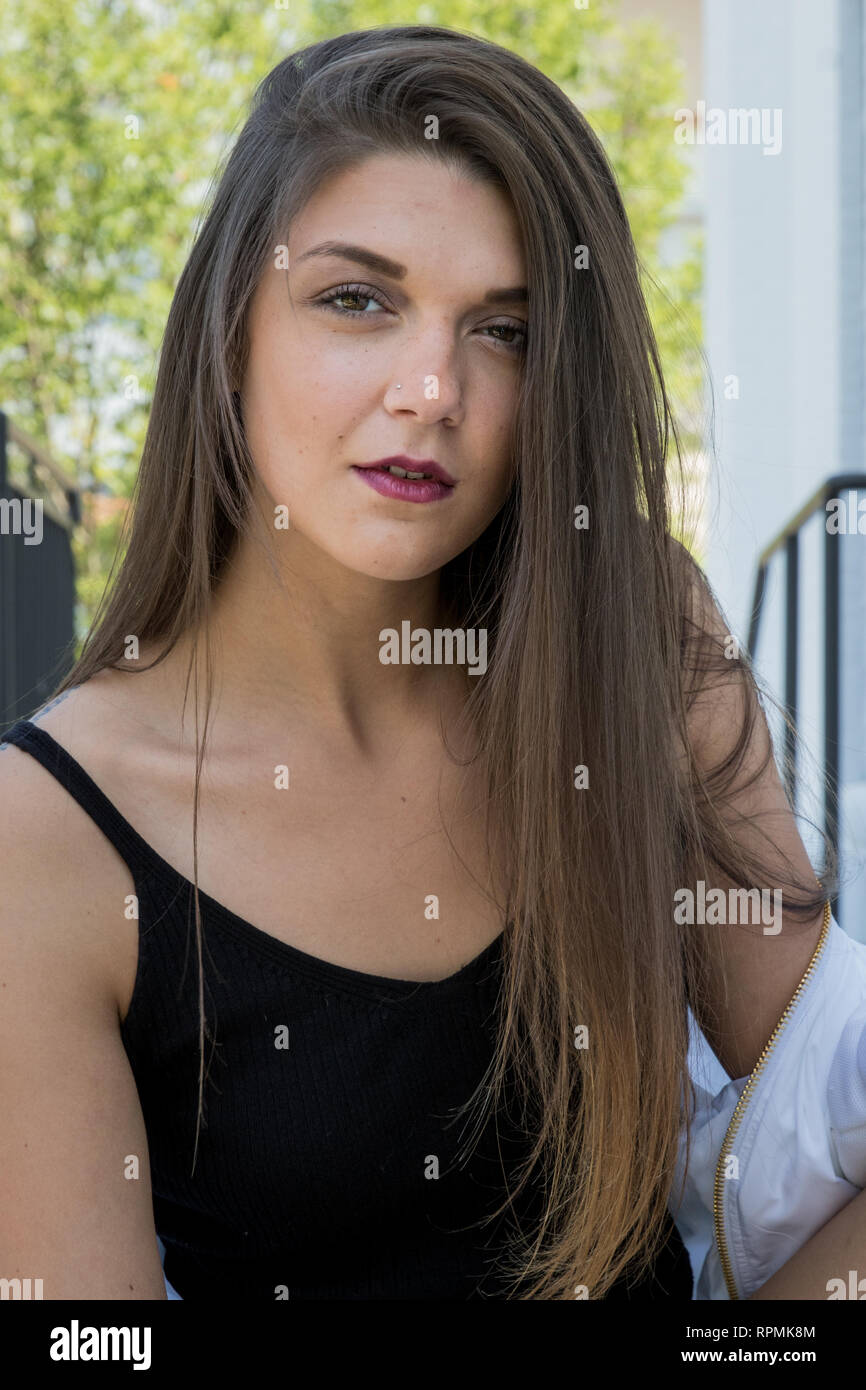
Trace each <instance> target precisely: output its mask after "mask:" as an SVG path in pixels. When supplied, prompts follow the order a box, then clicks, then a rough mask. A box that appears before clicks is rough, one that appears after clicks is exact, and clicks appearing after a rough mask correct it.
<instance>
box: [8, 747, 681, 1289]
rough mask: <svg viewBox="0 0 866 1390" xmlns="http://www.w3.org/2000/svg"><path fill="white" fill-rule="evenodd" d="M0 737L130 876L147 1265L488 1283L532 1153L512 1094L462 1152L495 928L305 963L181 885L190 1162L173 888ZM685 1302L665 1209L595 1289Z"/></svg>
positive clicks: (90, 796)
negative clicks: (448, 958) (631, 1279)
mask: <svg viewBox="0 0 866 1390" xmlns="http://www.w3.org/2000/svg"><path fill="white" fill-rule="evenodd" d="M2 740H3V742H5V743H11V744H14V745H15V746H16V747H18V748H21V749H23V750H24V751H25V752H27V753H30V754H31V755H32V756H33V757H34V758H36V759H37V761H38V762H40V763H41V764H42V766H43V767H45V768H46V769H47V770H48V771H49V772H50V773H52V775H53V776H54V777H56V778H57V780H58V781H59V782H60V783H61V784H62V785H63V787H65V789H66V790H67V791H68V792H69V793H70V794H71V795H72V796H73V797H74V798H75V800H76V801H77V802H78V803H79V804H80V805H81V806H82V807H83V808H84V810H85V811H87V813H88V814H89V815H90V816H91V818H92V819H93V820H94V821H95V823H96V824H97V825H98V826H99V828H100V830H102V832H103V833H104V834H105V836H106V837H107V838H108V840H109V841H110V842H111V844H112V845H113V846H114V847H115V848H116V849H117V851H118V853H119V854H120V855H121V857H122V858H123V859H124V861H125V863H126V864H127V866H128V868H129V871H130V874H131V876H132V879H133V883H134V886H135V893H136V896H137V899H138V936H139V954H138V970H137V975H136V979H135V987H134V992H133V997H132V1002H131V1005H130V1008H129V1011H128V1013H127V1016H126V1018H125V1019H124V1021H123V1023H122V1025H121V1036H122V1040H123V1045H124V1048H125V1050H126V1054H127V1056H128V1058H129V1063H130V1066H131V1069H132V1072H133V1075H134V1078H135V1083H136V1086H137V1088H138V1095H139V1100H140V1102H141V1109H142V1113H143V1116H144V1123H145V1127H146V1131H147V1141H148V1150H149V1157H150V1168H151V1182H152V1191H153V1209H154V1221H155V1226H156V1231H157V1233H158V1235H159V1236H160V1238H161V1239H162V1241H163V1243H164V1245H165V1261H164V1269H165V1274H166V1277H167V1278H168V1280H169V1281H170V1283H171V1284H172V1285H173V1286H174V1288H175V1289H176V1290H177V1292H178V1293H179V1294H180V1296H181V1297H182V1298H184V1299H187V1300H195V1299H199V1300H200V1299H207V1298H212V1297H220V1296H222V1297H226V1296H229V1297H231V1298H232V1300H234V1301H237V1300H242V1301H246V1300H258V1301H262V1300H267V1301H273V1300H275V1299H277V1298H281V1297H282V1298H285V1297H288V1298H289V1299H299V1298H300V1299H428V1298H434V1299H458V1300H464V1299H471V1298H503V1297H506V1296H507V1295H506V1292H505V1289H506V1286H505V1285H504V1284H503V1283H502V1281H501V1275H500V1272H499V1270H498V1269H497V1265H496V1259H497V1255H498V1254H499V1253H501V1251H502V1249H503V1247H504V1244H505V1242H506V1241H507V1240H508V1237H509V1234H511V1233H513V1232H514V1231H515V1230H516V1229H519V1230H522V1231H523V1233H524V1234H525V1235H526V1236H530V1235H531V1233H532V1231H533V1229H534V1224H535V1222H536V1221H537V1218H538V1214H539V1212H540V1210H541V1206H540V1200H541V1196H542V1193H541V1184H540V1183H535V1184H528V1185H527V1187H526V1188H525V1189H524V1192H523V1193H521V1194H520V1195H519V1196H518V1197H517V1198H516V1199H515V1202H514V1204H513V1207H511V1208H507V1209H506V1211H505V1212H504V1213H503V1214H502V1215H500V1216H499V1217H498V1218H497V1219H496V1220H495V1221H494V1222H492V1223H490V1224H486V1225H485V1224H483V1218H484V1216H485V1215H486V1214H488V1213H490V1212H492V1211H493V1210H495V1209H496V1207H497V1206H498V1205H499V1203H500V1202H501V1201H502V1199H503V1197H504V1195H505V1193H506V1188H507V1187H510V1189H511V1190H514V1189H515V1187H516V1174H515V1169H516V1165H517V1164H518V1162H519V1160H520V1159H521V1158H525V1157H526V1156H527V1155H528V1153H529V1151H530V1150H529V1140H528V1137H527V1136H526V1135H525V1134H524V1133H523V1132H522V1131H521V1129H520V1127H519V1125H518V1124H517V1120H516V1114H515V1113H512V1112H513V1111H514V1112H516V1111H517V1109H518V1107H517V1106H516V1104H515V1105H514V1106H512V1105H511V1104H510V1102H509V1096H512V1095H516V1092H513V1093H512V1091H511V1090H510V1089H509V1090H508V1091H506V1095H505V1099H504V1103H503V1105H502V1107H501V1108H500V1109H499V1111H498V1112H496V1113H494V1114H490V1115H489V1117H488V1121H487V1124H486V1126H484V1128H483V1129H482V1135H481V1138H480V1140H479V1141H478V1143H477V1145H475V1146H474V1147H473V1145H472V1144H471V1143H470V1142H469V1141H470V1140H471V1139H472V1138H474V1134H473V1132H472V1130H471V1121H472V1117H473V1115H474V1111H472V1112H464V1114H463V1115H461V1116H456V1115H455V1112H456V1108H457V1107H459V1106H460V1105H461V1104H463V1103H464V1102H466V1101H467V1100H468V1099H469V1097H470V1096H471V1095H472V1094H473V1093H474V1091H475V1088H476V1086H477V1085H478V1083H479V1082H480V1080H481V1078H482V1076H483V1074H484V1072H485V1069H486V1067H487V1064H488V1062H489V1060H490V1058H491V1055H492V1049H493V1043H494V1037H495V1033H494V1025H495V1005H496V999H497V991H498V987H499V982H500V979H501V964H502V957H501V947H502V938H501V937H498V938H497V939H496V940H495V941H494V942H493V943H492V944H491V945H490V946H488V947H487V949H486V950H484V951H482V952H481V954H480V955H479V956H477V957H476V958H475V960H473V961H471V962H470V963H469V964H468V965H467V966H465V967H464V968H463V969H462V970H459V971H457V973H456V974H454V975H451V976H449V977H448V978H447V979H445V980H439V981H432V982H423V983H418V982H416V981H405V980H396V979H389V978H387V977H381V976H376V975H369V974H365V973H363V972H361V971H357V970H350V969H348V968H346V967H344V966H340V965H334V964H331V963H329V962H327V961H324V960H320V959H318V958H317V957H315V956H311V955H308V954H307V953H306V952H305V951H301V950H299V949H297V948H296V947H294V946H290V945H288V943H286V942H284V941H280V940H278V939H277V938H276V937H274V936H271V935H270V934H269V933H267V932H264V931H262V930H260V929H259V928H257V927H254V926H252V925H251V923H249V922H246V921H244V920H243V919H242V918H241V917H238V916H237V915H236V914H235V913H233V912H231V911H229V909H228V908H226V907H224V906H223V905H222V904H221V903H218V902H216V901H215V900H214V899H212V898H210V897H208V895H207V894H205V893H202V892H201V890H199V906H200V911H201V920H202V935H203V962H204V1000H205V1014H206V1019H207V1027H208V1036H206V1038H205V1067H206V1070H207V1073H208V1074H207V1080H206V1083H205V1087H204V1121H205V1122H204V1123H203V1124H202V1127H201V1130H200V1134H199V1141H198V1152H197V1155H196V1160H195V1170H194V1172H193V1171H192V1169H193V1152H194V1146H195V1133H196V1114H197V1106H198V1086H199V1058H200V1051H199V1000H198V965H197V953H196V945H195V918H194V906H193V886H192V884H191V882H190V881H189V880H188V879H185V878H183V876H182V875H181V874H179V873H178V872H177V871H176V870H175V869H173V868H172V867H171V866H170V865H169V864H168V863H167V862H166V861H165V860H164V859H162V858H161V857H160V855H158V854H157V853H156V851H155V850H153V849H152V848H151V847H150V845H148V844H147V843H146V842H145V841H144V840H143V839H142V838H141V836H140V835H139V834H138V833H137V832H136V831H135V830H134V829H133V827H132V826H131V825H130V824H129V822H128V821H127V820H125V819H124V817H123V816H122V815H121V814H120V813H119V811H118V810H117V809H116V807H115V806H114V805H113V804H112V803H111V802H110V801H109V800H108V798H107V797H106V796H105V794H104V793H103V792H102V791H101V790H100V789H99V787H98V786H97V785H96V784H95V782H94V781H93V780H92V778H91V777H90V776H89V775H88V774H87V773H86V772H85V771H84V769H83V768H82V767H81V766H80V764H79V763H78V762H76V761H75V759H74V758H72V757H71V755H70V754H69V753H68V752H67V751H66V749H65V748H63V747H62V746H61V745H60V744H58V743H57V741H56V740H55V739H53V738H52V737H51V735H50V734H48V733H46V731H45V730H44V729H41V728H39V727H38V726H37V725H35V724H33V723H32V722H31V721H29V720H19V721H18V723H16V724H14V725H13V726H12V727H11V728H10V729H9V730H7V731H6V732H5V733H4V734H3V735H2ZM287 910H289V911H290V907H287ZM515 1223H516V1224H515ZM691 1295H692V1275H691V1268H690V1265H689V1259H688V1254H687V1252H686V1250H685V1247H684V1246H683V1243H682V1240H681V1238H680V1236H679V1234H678V1232H677V1231H676V1228H675V1226H674V1225H673V1223H672V1222H671V1221H670V1220H669V1234H668V1241H667V1244H666V1245H665V1247H664V1248H663V1249H662V1251H661V1253H660V1254H659V1256H658V1258H657V1260H656V1263H655V1266H654V1269H653V1271H651V1273H650V1275H649V1276H647V1277H645V1278H644V1279H643V1280H642V1281H641V1282H640V1283H639V1284H637V1285H635V1284H632V1285H631V1287H630V1288H629V1287H627V1281H626V1280H625V1279H624V1278H623V1279H620V1280H619V1281H618V1282H617V1284H616V1285H615V1286H614V1288H613V1290H612V1291H611V1293H610V1294H609V1295H608V1297H609V1298H612V1299H637V1298H663V1297H671V1296H672V1297H676V1298H682V1299H690V1298H691ZM512 1296H514V1295H512Z"/></svg>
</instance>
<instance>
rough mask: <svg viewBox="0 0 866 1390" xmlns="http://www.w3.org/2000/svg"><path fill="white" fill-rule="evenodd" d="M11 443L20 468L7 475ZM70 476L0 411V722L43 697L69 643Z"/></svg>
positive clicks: (73, 507) (73, 517)
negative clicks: (66, 475)
mask: <svg viewBox="0 0 866 1390" xmlns="http://www.w3.org/2000/svg"><path fill="white" fill-rule="evenodd" d="M10 444H11V445H12V446H13V447H14V449H15V450H16V453H17V454H19V455H20V457H21V458H22V459H23V468H22V469H20V470H18V471H16V473H15V476H14V478H13V476H12V470H11V466H10V458H9V455H10V452H11V451H10V450H9V448H8V446H9V445H10ZM80 519H81V510H80V497H79V494H78V491H77V489H76V487H75V485H74V483H73V482H72V481H71V480H70V479H68V478H66V477H65V476H64V475H63V473H62V471H61V470H60V469H59V468H58V466H57V464H56V463H55V462H54V460H53V459H52V458H51V456H50V454H48V453H47V451H46V450H44V449H43V448H42V447H41V446H40V445H39V444H37V443H36V442H35V441H34V440H32V439H30V438H29V436H28V435H26V434H25V433H24V431H23V430H20V429H19V428H18V427H17V426H16V425H14V424H13V423H12V421H11V420H10V419H9V418H8V416H6V415H5V414H4V412H3V411H0V729H5V728H8V726H9V725H10V724H12V723H14V722H15V720H16V719H21V718H26V717H27V716H28V715H29V714H32V713H33V711H34V710H36V709H38V708H39V706H40V705H41V704H43V703H44V701H45V699H46V698H47V696H48V695H49V694H50V692H51V690H52V689H53V688H54V686H55V685H56V683H57V681H58V680H59V679H60V678H61V676H63V675H64V674H65V672H66V671H68V670H69V668H70V666H71V665H72V661H73V657H74V646H75V567H74V562H73V555H72V546H71V532H72V528H73V527H74V526H75V525H76V524H77V523H78V522H79V521H80Z"/></svg>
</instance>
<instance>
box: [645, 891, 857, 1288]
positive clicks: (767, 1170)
mask: <svg viewBox="0 0 866 1390" xmlns="http://www.w3.org/2000/svg"><path fill="white" fill-rule="evenodd" d="M689 1027H690V1046H689V1057H688V1064H689V1071H690V1073H691V1077H692V1081H693V1082H694V1085H695V1092H696V1100H697V1102H698V1104H697V1110H696V1113H695V1115H694V1117H693V1119H692V1124H691V1143H692V1150H691V1156H690V1163H689V1171H688V1174H687V1178H686V1184H685V1189H684V1196H683V1200H682V1204H681V1205H680V1206H679V1208H677V1204H676V1203H677V1194H678V1192H679V1183H680V1181H681V1178H682V1173H683V1168H684V1161H685V1130H684V1131H683V1135H682V1137H681V1139H680V1153H679V1159H678V1163H677V1170H676V1175H675V1182H674V1188H673V1191H672V1194H671V1199H670V1202H669V1209H670V1211H671V1215H672V1216H673V1219H674V1221H675V1222H676V1225H677V1229H678V1230H679V1232H680V1235H681V1236H682V1238H683V1243H684V1244H685V1246H686V1249H687V1250H688V1252H689V1258H690V1260H691V1263H692V1272H693V1275H694V1286H693V1292H692V1297H693V1298H695V1299H745V1298H748V1297H749V1296H750V1295H751V1294H753V1293H754V1292H755V1290H756V1289H759V1288H760V1287H761V1285H762V1284H765V1283H766V1282H767V1280H768V1279H769V1278H770V1277H771V1276H772V1275H773V1274H775V1273H776V1271H777V1270H778V1269H780V1268H781V1266H782V1265H783V1264H785V1263H786V1262H787V1261H788V1260H789V1259H790V1258H791V1257H792V1255H794V1254H795V1253H796V1251H797V1250H799V1249H800V1247H801V1246H802V1245H804V1244H805V1242H806V1241H807V1240H808V1239H809V1237H810V1236H812V1235H814V1233H815V1232H816V1231H818V1230H820V1228H821V1227H822V1226H824V1225H826V1223H827V1222H828V1221H829V1220H830V1218H831V1217H832V1216H834V1215H835V1213H836V1212H837V1211H839V1209H840V1208H841V1207H844V1206H846V1205H847V1203H848V1202H850V1201H851V1199H852V1198H853V1197H856V1196H857V1193H858V1191H860V1190H861V1189H862V1188H864V1187H866V945H862V944H861V943H860V942H857V941H854V939H853V938H852V937H850V936H849V935H848V934H847V933H846V932H844V931H843V930H842V928H841V927H840V926H839V924H838V923H837V921H836V919H835V918H834V917H832V916H831V914H830V911H829V903H828V905H827V908H826V910H825V918H824V928H823V930H822V935H821V938H820V940H819V942H818V945H817V947H816V949H815V953H814V955H813V957H812V960H811V961H810V963H809V967H808V969H807V970H806V973H805V975H804V976H803V978H802V980H801V981H800V984H799V985H798V987H797V990H796V991H795V993H794V996H793V998H792V1000H791V1002H790V1003H789V1005H788V1007H787V1009H786V1010H785V1013H784V1014H783V1015H782V1018H781V1019H780V1021H779V1024H778V1026H777V1027H776V1029H775V1030H774V1032H773V1035H772V1037H771V1038H770V1040H769V1042H768V1043H767V1046H766V1047H765V1049H764V1051H763V1053H762V1054H761V1057H760V1059H759V1061H758V1064H757V1066H756V1067H755V1070H754V1071H753V1072H752V1073H751V1076H749V1077H740V1078H739V1079H738V1080H736V1081H734V1080H732V1079H731V1078H730V1077H729V1076H728V1074H727V1072H726V1071H725V1069H724V1068H723V1067H722V1065H721V1063H720V1062H719V1060H718V1058H717V1057H716V1055H715V1053H714V1052H713V1051H712V1049H711V1047H710V1045H709V1043H708V1042H707V1040H706V1037H705V1036H704V1033H703V1031H702V1030H701V1029H700V1027H699V1026H698V1024H697V1021H696V1019H695V1017H694V1014H693V1013H692V1011H691V1009H690V1010H689ZM726 1174H727V1176H726ZM714 1197H715V1203H714ZM838 1276H839V1277H840V1278H841V1279H844V1280H846V1281H847V1279H848V1270H847V1269H845V1270H842V1269H840V1270H839V1271H838ZM864 1276H866V1250H864V1251H863V1259H862V1261H861V1262H860V1269H859V1271H858V1277H859V1278H863V1277H864ZM849 1296H850V1295H849Z"/></svg>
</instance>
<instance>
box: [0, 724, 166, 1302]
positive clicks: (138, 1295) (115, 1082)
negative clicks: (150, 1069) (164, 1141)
mask: <svg viewBox="0 0 866 1390" xmlns="http://www.w3.org/2000/svg"><path fill="white" fill-rule="evenodd" d="M83 816H84V813H83V812H80V811H79V809H78V808H77V807H75V806H74V804H73V803H71V802H70V799H69V797H68V796H67V795H66V794H65V793H64V791H63V789H62V787H60V786H59V785H58V784H57V783H56V782H55V781H54V779H52V778H51V777H50V775H49V774H48V773H47V772H46V771H45V769H43V768H41V767H40V766H39V764H38V763H36V762H35V761H34V760H33V759H31V758H30V757H29V756H28V755H27V754H26V753H24V752H22V751H21V750H20V749H17V748H15V747H7V748H6V749H5V750H3V751H2V752H0V844H2V845H3V862H2V866H0V1279H5V1280H16V1279H18V1280H22V1281H23V1280H27V1279H29V1280H30V1281H31V1286H30V1290H31V1292H30V1296H31V1297H39V1296H41V1297H43V1298H45V1299H165V1297H166V1291H165V1284H164V1281H163V1276H162V1268H161V1264H160V1259H159V1251H158V1248H157V1244H156V1233H155V1230H154V1222H153V1206H152V1198H151V1186H150V1167H149V1162H148V1153H147V1137H146V1133H145V1127H144V1121H143V1119H142V1114H141V1107H140V1104H139V1100H138V1093H137V1090H136V1086H135V1081H134V1078H133V1076H132V1072H131V1069H130V1066H129V1061H128V1059H127V1056H126V1052H125V1051H124V1048H123V1044H122V1041H121V1037H120V1024H119V1019H118V1005H117V998H116V991H115V990H114V989H113V988H112V983H111V979H112V972H111V969H110V967H109V966H108V965H107V962H108V959H109V951H111V950H112V949H113V948H112V946H111V931H112V930H114V929H115V928H114V923H115V920H116V923H117V926H116V930H117V932H118V936H117V938H116V940H117V942H118V948H119V946H120V943H121V942H122V940H123V938H122V937H121V936H120V933H121V932H122V931H123V930H124V929H128V927H129V923H127V922H125V921H124V918H123V910H122V900H121V901H120V902H119V903H118V904H117V905H116V907H115V905H114V903H113V902H112V903H106V902H105V901H104V897H105V895H104V893H102V892H101V891H100V889H99V888H98V886H97V885H96V884H94V883H93V882H92V881H90V882H88V878H90V879H91V880H92V878H93V872H94V864H95V863H96V861H97V860H98V857H99V850H98V848H97V853H96V854H94V843H95V842H94V839H93V837H94V836H96V837H99V835H100V832H99V831H98V830H97V829H96V827H95V826H93V825H92V822H88V825H89V831H88V832H87V834H86V835H85V836H84V838H82V825H83V822H82V817H83ZM111 896H112V898H113V894H111ZM106 914H110V920H109V917H108V916H107V915H106ZM106 924H107V925H106ZM136 1171H137V1176H134V1174H136ZM35 1280H41V1281H42V1283H41V1294H40V1292H38V1291H37V1290H38V1289H39V1288H40V1286H38V1285H36V1284H35V1283H34V1282H33V1281H35ZM3 1287H4V1288H9V1289H12V1290H14V1289H15V1285H14V1284H13V1285H5V1286H3ZM12 1296H13V1297H14V1296H16V1294H15V1293H14V1292H13V1294H12Z"/></svg>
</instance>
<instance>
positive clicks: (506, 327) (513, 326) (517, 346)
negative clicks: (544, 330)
mask: <svg viewBox="0 0 866 1390" xmlns="http://www.w3.org/2000/svg"><path fill="white" fill-rule="evenodd" d="M485 331H489V332H492V333H517V334H519V337H518V338H517V339H514V338H494V339H493V341H494V342H495V343H502V346H503V347H507V348H510V349H511V350H512V352H523V351H524V349H525V347H526V333H527V331H526V329H525V328H524V326H523V324H522V323H489V324H487V327H486V330H485Z"/></svg>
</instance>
